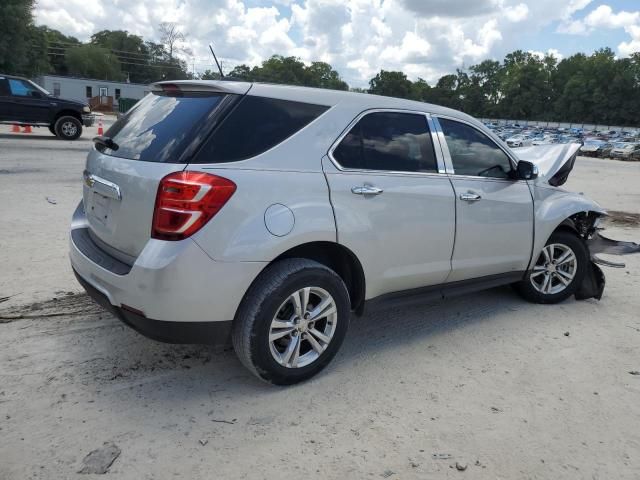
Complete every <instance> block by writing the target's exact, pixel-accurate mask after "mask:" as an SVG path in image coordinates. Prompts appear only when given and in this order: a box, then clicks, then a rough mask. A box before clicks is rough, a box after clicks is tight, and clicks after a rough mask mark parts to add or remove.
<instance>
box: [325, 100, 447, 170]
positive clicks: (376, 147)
mask: <svg viewBox="0 0 640 480" xmlns="http://www.w3.org/2000/svg"><path fill="white" fill-rule="evenodd" d="M333 158H334V159H335V160H336V161H337V162H338V163H339V164H340V165H341V166H342V167H345V168H353V169H362V170H382V171H395V172H437V171H438V167H437V164H436V158H435V153H434V150H433V143H432V140H431V134H430V132H429V127H428V125H427V119H426V117H425V116H424V115H421V114H415V113H401V112H374V113H370V114H367V115H365V116H364V117H362V119H360V121H359V122H358V123H357V124H356V125H355V126H354V127H353V128H352V129H351V130H350V131H349V133H348V134H347V135H346V136H345V137H344V138H343V139H342V141H341V142H340V144H339V145H338V147H337V148H336V149H335V150H334V151H333Z"/></svg>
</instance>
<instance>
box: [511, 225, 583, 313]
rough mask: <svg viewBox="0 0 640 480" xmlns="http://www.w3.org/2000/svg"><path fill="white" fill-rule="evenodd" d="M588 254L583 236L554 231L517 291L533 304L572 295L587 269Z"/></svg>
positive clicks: (555, 300)
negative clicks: (581, 237)
mask: <svg viewBox="0 0 640 480" xmlns="http://www.w3.org/2000/svg"><path fill="white" fill-rule="evenodd" d="M588 262H589V253H588V251H587V247H586V246H585V244H584V242H583V241H582V239H580V238H579V237H578V236H577V235H576V234H574V233H571V232H568V231H558V232H555V233H554V234H553V235H551V237H550V238H549V240H548V241H547V244H546V245H545V246H544V248H543V249H542V252H541V253H540V256H539V257H538V260H537V261H536V263H535V265H534V266H533V268H532V269H531V270H529V272H527V275H526V276H525V278H524V280H522V281H521V282H519V283H518V284H517V290H518V291H519V292H520V294H521V295H522V296H523V297H524V298H526V299H527V300H529V301H531V302H535V303H558V302H561V301H563V300H565V299H567V298H569V297H570V296H571V295H573V294H574V293H575V292H576V290H577V289H578V287H579V286H580V284H581V283H582V280H583V279H584V276H585V274H586V271H587V263H588Z"/></svg>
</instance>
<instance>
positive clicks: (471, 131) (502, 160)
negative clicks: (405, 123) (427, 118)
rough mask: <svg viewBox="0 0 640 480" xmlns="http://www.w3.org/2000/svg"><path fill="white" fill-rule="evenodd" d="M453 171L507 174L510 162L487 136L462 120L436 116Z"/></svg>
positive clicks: (496, 176)
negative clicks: (445, 142)
mask: <svg viewBox="0 0 640 480" xmlns="http://www.w3.org/2000/svg"><path fill="white" fill-rule="evenodd" d="M438 121H439V122H440V126H441V127H442V132H443V133H444V136H445V139H446V141H447V146H448V147H449V153H450V154H451V162H452V163H453V170H454V172H455V174H456V175H470V176H474V177H489V178H511V171H512V167H511V162H510V161H509V157H508V156H507V154H506V153H504V151H502V149H500V148H499V147H498V146H497V145H496V144H495V143H494V142H493V141H492V140H491V139H490V138H489V137H487V136H486V135H485V134H483V133H481V132H480V131H478V130H476V129H475V128H473V127H471V126H469V125H466V124H464V123H460V122H456V121H455V120H448V119H446V118H439V119H438Z"/></svg>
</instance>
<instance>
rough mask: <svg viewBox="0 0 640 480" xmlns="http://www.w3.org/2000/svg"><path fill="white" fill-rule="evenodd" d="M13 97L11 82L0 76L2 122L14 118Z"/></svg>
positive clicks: (0, 114) (0, 116)
mask: <svg viewBox="0 0 640 480" xmlns="http://www.w3.org/2000/svg"><path fill="white" fill-rule="evenodd" d="M11 103H12V99H11V96H10V91H9V82H8V81H7V79H6V78H5V77H0V122H6V121H8V120H13V116H12V112H11V110H10V106H11Z"/></svg>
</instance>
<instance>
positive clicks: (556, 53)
mask: <svg viewBox="0 0 640 480" xmlns="http://www.w3.org/2000/svg"><path fill="white" fill-rule="evenodd" d="M529 53H530V54H532V55H535V56H536V57H538V58H539V59H540V60H542V59H543V58H544V57H546V56H547V55H549V56H551V57H555V59H556V60H557V61H560V60H562V59H563V58H564V55H563V54H562V53H560V51H559V50H556V49H555V48H550V49H549V50H547V51H546V52H541V51H539V50H529Z"/></svg>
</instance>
